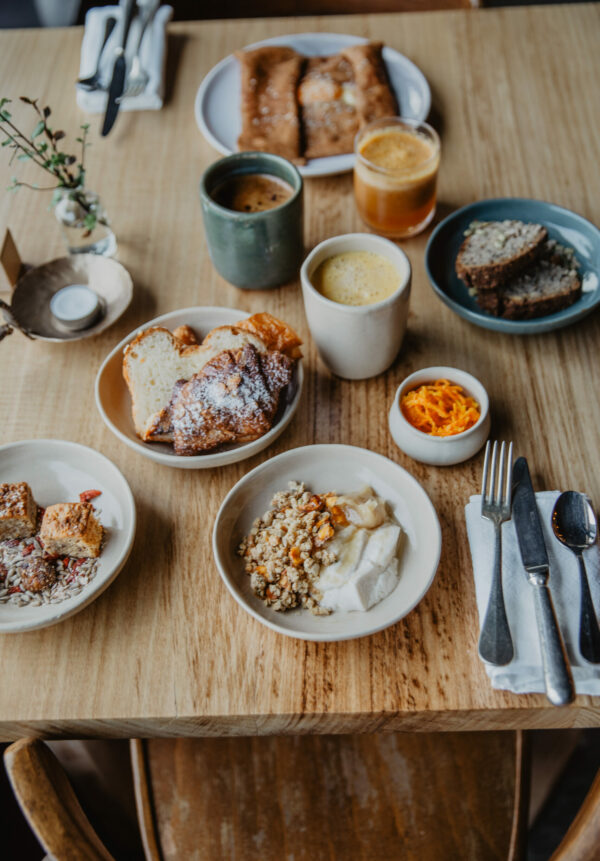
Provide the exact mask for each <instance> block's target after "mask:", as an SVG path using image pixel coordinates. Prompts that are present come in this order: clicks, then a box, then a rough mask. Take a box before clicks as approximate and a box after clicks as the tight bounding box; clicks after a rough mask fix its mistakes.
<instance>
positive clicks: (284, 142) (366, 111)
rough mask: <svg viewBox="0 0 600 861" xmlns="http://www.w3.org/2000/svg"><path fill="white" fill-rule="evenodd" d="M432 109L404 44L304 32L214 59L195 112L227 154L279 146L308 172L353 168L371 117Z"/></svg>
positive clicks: (419, 114) (414, 115)
mask: <svg viewBox="0 0 600 861" xmlns="http://www.w3.org/2000/svg"><path fill="white" fill-rule="evenodd" d="M223 106H226V107H225V108H224V107H223ZM430 107H431V92H430V89H429V85H428V83H427V80H426V78H425V76H424V75H423V73H422V72H421V70H420V69H419V68H418V67H417V66H415V64H414V63H413V62H411V60H409V59H408V58H407V57H405V56H404V55H402V54H400V53H398V51H395V50H393V49H392V48H390V47H388V46H385V45H383V44H382V43H381V42H369V41H368V40H367V39H363V38H361V37H359V36H348V35H344V34H340V33H299V34H295V35H289V36H275V37H273V38H271V39H265V40H264V41H262V42H256V43H254V44H252V45H248V46H247V47H246V48H243V49H242V50H240V51H236V52H235V54H230V55H229V56H228V57H226V58H225V59H224V60H222V61H221V62H220V63H218V64H217V65H216V66H214V67H213V69H211V71H210V72H209V73H208V74H207V76H206V77H205V78H204V80H203V81H202V84H201V86H200V88H199V90H198V92H197V94H196V101H195V114H196V122H197V124H198V126H199V128H200V131H201V132H202V134H203V135H204V137H205V138H206V139H207V141H208V142H209V143H210V144H211V145H212V146H213V147H214V148H215V149H216V150H217V151H218V152H220V153H222V154H223V155H230V154H231V153H233V152H236V151H238V150H258V151H263V152H272V153H276V154H277V155H281V156H284V157H285V158H287V159H289V160H290V161H292V162H294V164H296V165H297V167H298V169H299V171H300V173H301V174H302V175H303V176H305V177H310V176H331V175H334V174H338V173H344V172H346V171H349V170H351V169H352V167H353V165H354V138H355V136H356V133H357V132H358V131H359V129H360V128H361V127H362V126H364V125H365V124H366V123H368V122H372V121H373V120H376V119H379V118H381V117H390V116H399V115H401V116H403V117H408V118H411V119H415V120H425V119H426V118H427V115H428V114H429V109H430Z"/></svg>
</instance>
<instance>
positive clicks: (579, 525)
mask: <svg viewBox="0 0 600 861" xmlns="http://www.w3.org/2000/svg"><path fill="white" fill-rule="evenodd" d="M552 528H553V530H554V534H555V535H556V537H557V538H558V540H559V541H560V542H561V544H564V545H565V547H568V548H569V550H572V551H573V553H574V554H575V555H576V556H577V561H578V562H579V576H580V580H581V614H580V627H579V651H580V652H581V654H582V655H583V657H584V658H585V659H586V661H589V662H590V663H591V664H598V663H600V628H598V621H597V619H596V614H595V612H594V605H593V603H592V596H591V594H590V585H589V582H588V578H587V572H586V569H585V563H584V561H583V551H584V550H585V549H586V547H591V546H592V544H594V543H595V541H596V535H597V531H598V530H597V525H596V515H595V514H594V509H593V508H592V506H591V504H590V501H589V499H588V498H587V496H584V494H583V493H577V492H576V491H574V490H567V491H566V493H561V495H560V496H559V497H558V499H557V500H556V502H555V503H554V509H553V511H552Z"/></svg>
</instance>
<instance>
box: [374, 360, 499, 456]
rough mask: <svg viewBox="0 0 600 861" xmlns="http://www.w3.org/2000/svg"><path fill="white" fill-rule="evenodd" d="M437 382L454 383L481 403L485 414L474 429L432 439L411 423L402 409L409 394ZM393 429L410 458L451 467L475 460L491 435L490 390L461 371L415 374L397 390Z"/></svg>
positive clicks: (432, 370)
mask: <svg viewBox="0 0 600 861" xmlns="http://www.w3.org/2000/svg"><path fill="white" fill-rule="evenodd" d="M434 380H450V382H451V383H457V384H458V385H459V386H462V387H463V390H464V392H465V394H467V395H471V396H472V397H474V398H475V400H476V401H477V403H478V404H479V408H480V412H481V415H480V417H479V421H477V422H476V423H475V424H474V425H473V427H472V428H469V429H468V430H466V431H463V432H462V433H459V434H454V436H446V437H439V436H429V434H426V433H424V432H423V431H420V430H417V428H415V427H413V426H412V425H411V424H410V422H408V421H407V420H406V419H405V418H404V416H403V414H402V410H401V409H400V400H401V398H402V396H403V395H404V393H405V392H407V391H409V390H410V389H416V388H417V386H421V385H423V384H424V383H431V382H433V381H434ZM389 426H390V433H391V435H392V438H393V440H394V442H395V443H396V445H397V446H398V448H399V449H401V450H402V451H403V452H404V453H405V454H407V455H408V456H409V457H412V458H414V459H415V460H418V461H421V463H429V464H432V465H433V466H450V465H451V464H454V463H462V462H463V461H464V460H468V459H469V458H470V457H473V455H474V454H476V453H477V452H478V451H479V449H480V448H481V447H482V445H483V444H484V442H485V441H486V439H487V438H488V435H489V432H490V404H489V399H488V395H487V392H486V390H485V389H484V387H483V386H482V385H481V383H480V382H479V380H476V379H475V377H472V376H471V374H467V372H466V371H460V370H459V369H458V368H446V367H433V368H423V370H421V371H415V373H414V374H410V376H408V377H407V378H406V379H405V380H404V382H402V383H401V384H400V385H399V386H398V389H397V390H396V395H395V397H394V402H393V404H392V406H391V409H390V414H389Z"/></svg>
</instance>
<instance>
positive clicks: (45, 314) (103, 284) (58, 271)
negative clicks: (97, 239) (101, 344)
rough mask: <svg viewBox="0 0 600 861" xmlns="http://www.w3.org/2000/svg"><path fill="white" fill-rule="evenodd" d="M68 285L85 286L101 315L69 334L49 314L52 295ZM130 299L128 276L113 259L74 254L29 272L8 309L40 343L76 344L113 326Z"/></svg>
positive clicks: (69, 330) (18, 287)
mask: <svg viewBox="0 0 600 861" xmlns="http://www.w3.org/2000/svg"><path fill="white" fill-rule="evenodd" d="M69 284H85V285H86V286H88V287H89V288H90V289H91V290H93V291H94V293H96V294H97V296H98V297H99V299H100V306H101V314H100V316H99V317H98V321H97V322H96V323H94V325H92V326H90V327H89V328H88V329H79V330H78V331H73V330H72V329H69V328H68V327H66V326H64V325H62V324H61V323H60V322H59V321H58V320H56V319H55V318H54V316H53V314H52V313H51V311H50V301H51V299H52V297H53V296H54V294H55V293H57V292H58V291H59V290H61V289H62V288H63V287H66V286H67V285H69ZM132 296H133V283H132V281H131V275H130V274H129V272H128V271H127V270H126V269H125V267H124V266H121V264H120V263H117V261H116V260H111V258H110V257H102V256H101V255H98V254H74V255H71V257H60V258H59V259H58V260H51V261H50V262H49V263H44V264H43V265H42V266H36V267H35V269H29V270H28V271H27V272H26V273H25V275H23V276H22V277H21V278H19V280H18V282H17V284H16V286H15V291H14V293H13V296H12V300H11V308H12V310H13V312H14V315H15V317H16V318H17V320H18V321H19V323H21V325H22V326H24V327H25V328H27V329H29V330H30V331H31V334H32V335H34V337H36V338H38V339H39V340H41V341H79V340H81V339H82V338H91V337H92V336H93V335H98V334H99V333H100V332H104V330H105V329H108V327H109V326H112V325H113V323H116V321H117V320H118V319H119V317H120V316H121V315H122V314H123V313H124V312H125V310H126V309H127V308H128V306H129V303H130V302H131V297H132Z"/></svg>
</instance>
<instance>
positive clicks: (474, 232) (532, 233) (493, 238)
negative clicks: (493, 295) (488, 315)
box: [456, 220, 548, 290]
mask: <svg viewBox="0 0 600 861" xmlns="http://www.w3.org/2000/svg"><path fill="white" fill-rule="evenodd" d="M547 235H548V234H547V231H546V228H545V227H543V226H542V225H541V224H530V223H526V222H524V221H516V220H506V221H480V222H473V224H472V225H471V226H470V228H469V230H468V231H467V236H466V238H465V240H464V242H463V243H462V245H461V246H460V249H459V252H458V255H457V257H456V274H457V275H458V277H459V278H461V279H462V280H463V281H464V282H465V284H467V286H469V287H475V288H477V290H493V289H495V288H497V287H501V286H502V285H503V284H506V283H507V282H508V281H510V280H511V279H512V278H514V277H515V276H516V275H517V274H518V273H519V272H521V271H522V270H523V269H525V268H526V267H527V266H529V265H530V264H531V263H532V262H533V261H535V260H536V258H537V257H538V255H539V254H540V252H541V249H542V247H543V244H544V241H545V240H546V238H547Z"/></svg>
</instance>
